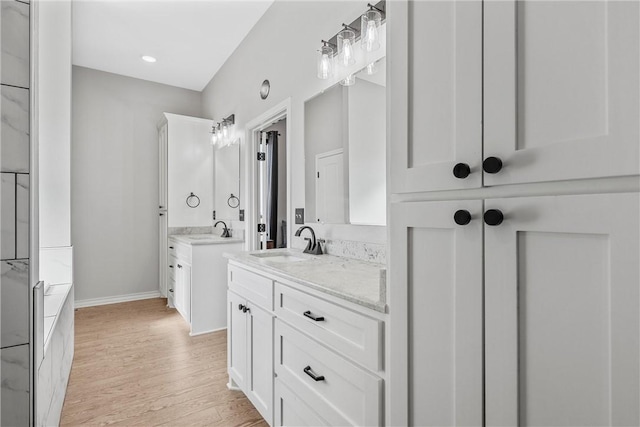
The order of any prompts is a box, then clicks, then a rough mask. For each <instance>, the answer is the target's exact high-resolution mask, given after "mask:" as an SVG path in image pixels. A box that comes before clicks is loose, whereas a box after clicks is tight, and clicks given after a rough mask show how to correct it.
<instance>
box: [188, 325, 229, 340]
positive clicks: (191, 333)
mask: <svg viewBox="0 0 640 427" xmlns="http://www.w3.org/2000/svg"><path fill="white" fill-rule="evenodd" d="M225 329H227V327H226V326H225V327H224V328H218V329H212V330H210V331H203V332H196V333H193V332H189V336H190V337H197V336H198V335H204V334H211V333H213V332H218V331H224V330H225Z"/></svg>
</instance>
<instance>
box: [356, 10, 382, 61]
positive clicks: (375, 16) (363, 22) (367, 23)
mask: <svg viewBox="0 0 640 427" xmlns="http://www.w3.org/2000/svg"><path fill="white" fill-rule="evenodd" d="M381 22H382V15H380V12H378V11H377V10H375V9H371V10H368V11H366V12H365V13H364V14H363V15H362V17H361V18H360V28H361V31H362V32H361V34H362V37H361V38H360V40H361V45H360V46H361V47H362V49H364V50H366V51H367V52H373V51H374V50H378V49H380V23H381Z"/></svg>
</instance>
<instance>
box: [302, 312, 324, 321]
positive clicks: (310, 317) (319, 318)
mask: <svg viewBox="0 0 640 427" xmlns="http://www.w3.org/2000/svg"><path fill="white" fill-rule="evenodd" d="M302 314H304V316H305V317H308V318H309V319H311V320H314V321H316V322H324V317H322V316H314V315H313V314H311V312H310V311H305V312H304V313H302Z"/></svg>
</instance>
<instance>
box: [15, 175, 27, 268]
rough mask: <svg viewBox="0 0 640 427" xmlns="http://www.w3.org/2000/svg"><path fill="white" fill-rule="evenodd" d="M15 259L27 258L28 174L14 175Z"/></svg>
mask: <svg viewBox="0 0 640 427" xmlns="http://www.w3.org/2000/svg"><path fill="white" fill-rule="evenodd" d="M16 258H18V259H22V258H29V174H24V173H19V174H16Z"/></svg>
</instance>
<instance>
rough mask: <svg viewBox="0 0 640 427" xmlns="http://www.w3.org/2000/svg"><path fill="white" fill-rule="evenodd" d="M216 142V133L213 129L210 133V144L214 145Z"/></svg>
mask: <svg viewBox="0 0 640 427" xmlns="http://www.w3.org/2000/svg"><path fill="white" fill-rule="evenodd" d="M216 142H218V135H217V134H216V132H215V131H213V132H212V133H211V145H216Z"/></svg>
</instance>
